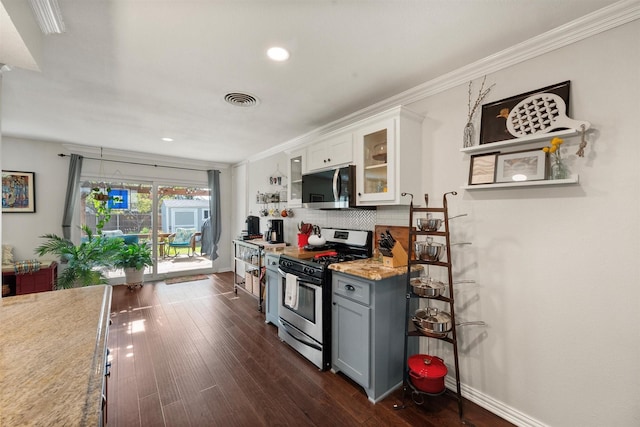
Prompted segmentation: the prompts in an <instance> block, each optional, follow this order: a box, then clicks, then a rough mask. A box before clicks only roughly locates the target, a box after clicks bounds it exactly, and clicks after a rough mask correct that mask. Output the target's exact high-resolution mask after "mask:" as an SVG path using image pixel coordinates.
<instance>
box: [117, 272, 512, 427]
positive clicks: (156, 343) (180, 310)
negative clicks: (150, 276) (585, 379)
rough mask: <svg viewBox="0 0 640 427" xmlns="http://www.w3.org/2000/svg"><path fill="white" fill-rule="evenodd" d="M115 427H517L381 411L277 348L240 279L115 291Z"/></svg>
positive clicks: (428, 407)
mask: <svg viewBox="0 0 640 427" xmlns="http://www.w3.org/2000/svg"><path fill="white" fill-rule="evenodd" d="M111 311H112V314H111V318H112V320H113V324H112V325H111V329H110V332H109V348H110V350H111V355H112V359H113V366H112V369H111V376H110V378H109V380H108V411H107V414H108V421H107V425H109V426H127V427H129V426H198V427H199V426H251V427H256V426H289V425H291V426H358V425H360V426H426V427H429V426H457V425H462V424H464V425H472V426H478V427H480V426H491V427H494V426H509V425H511V424H509V423H508V422H506V421H504V420H502V419H500V418H499V417H497V416H495V415H493V414H491V413H489V412H488V411H486V410H484V409H482V408H480V407H478V406H477V405H475V404H473V403H471V402H468V401H465V402H464V417H463V420H460V419H459V417H458V411H457V402H456V400H455V399H454V398H452V397H451V396H447V395H444V396H440V397H437V398H431V399H429V400H427V401H426V402H425V404H424V405H422V406H417V405H415V404H413V403H412V402H411V400H410V399H409V398H408V399H407V407H406V408H405V409H401V410H394V409H393V405H394V404H395V403H399V402H401V400H402V390H401V389H399V390H397V391H395V392H394V393H393V394H392V395H391V396H389V397H388V398H387V399H385V400H383V401H382V402H380V403H378V404H376V405H373V404H371V403H370V402H369V401H368V400H367V397H366V395H365V393H364V391H363V390H362V389H361V388H359V386H357V385H356V384H354V383H352V382H351V381H350V380H349V379H348V378H346V377H344V376H343V375H341V374H333V373H331V372H320V371H318V369H317V368H316V367H315V366H313V365H312V364H311V363H310V362H308V361H306V360H305V359H304V358H302V357H301V356H300V355H298V354H297V353H296V352H295V351H293V350H292V349H291V348H289V347H288V346H287V345H286V344H284V343H282V342H281V341H280V340H279V339H278V335H277V330H276V328H275V326H273V325H269V324H265V323H264V315H263V314H262V313H260V312H258V310H257V301H256V300H255V299H254V298H252V297H251V296H249V295H247V294H245V293H243V292H238V295H235V294H234V293H233V273H223V274H215V275H211V278H210V279H207V280H201V281H197V282H185V283H177V284H173V285H167V284H165V283H164V282H159V283H155V284H146V285H144V286H143V287H142V288H140V289H137V290H134V291H129V290H128V289H127V287H126V286H124V285H121V286H114V291H113V302H112V306H111Z"/></svg>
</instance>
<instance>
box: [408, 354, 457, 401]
mask: <svg viewBox="0 0 640 427" xmlns="http://www.w3.org/2000/svg"><path fill="white" fill-rule="evenodd" d="M407 365H409V377H411V383H412V384H413V385H414V387H415V388H417V389H418V390H420V391H423V392H425V393H433V394H437V393H442V392H443V391H444V377H446V376H447V372H448V370H447V367H446V366H445V364H444V362H443V361H442V359H440V358H439V357H436V356H430V355H428V354H414V355H413V356H411V357H409V359H407Z"/></svg>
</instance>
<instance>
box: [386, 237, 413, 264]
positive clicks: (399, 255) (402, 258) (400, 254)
mask: <svg viewBox="0 0 640 427" xmlns="http://www.w3.org/2000/svg"><path fill="white" fill-rule="evenodd" d="M391 253H392V254H393V256H392V257H390V256H383V257H382V265H384V266H385V267H404V266H406V265H407V264H408V263H409V257H408V255H407V251H405V250H404V248H403V247H402V245H401V244H400V243H398V242H396V244H395V245H393V248H392V249H391Z"/></svg>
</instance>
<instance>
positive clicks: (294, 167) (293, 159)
mask: <svg viewBox="0 0 640 427" xmlns="http://www.w3.org/2000/svg"><path fill="white" fill-rule="evenodd" d="M305 154H306V150H304V149H303V150H297V151H293V152H291V154H290V155H289V176H290V177H291V181H290V182H289V204H288V206H289V207H290V208H296V207H300V206H302V174H303V173H304V162H305V160H306V159H305Z"/></svg>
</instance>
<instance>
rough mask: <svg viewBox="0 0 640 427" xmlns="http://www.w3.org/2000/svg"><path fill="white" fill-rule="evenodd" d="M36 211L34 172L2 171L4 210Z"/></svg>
mask: <svg viewBox="0 0 640 427" xmlns="http://www.w3.org/2000/svg"><path fill="white" fill-rule="evenodd" d="M35 211H36V183H35V173H34V172H17V171H4V170H3V171H2V212H8V213H13V212H26V213H33V212H35Z"/></svg>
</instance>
